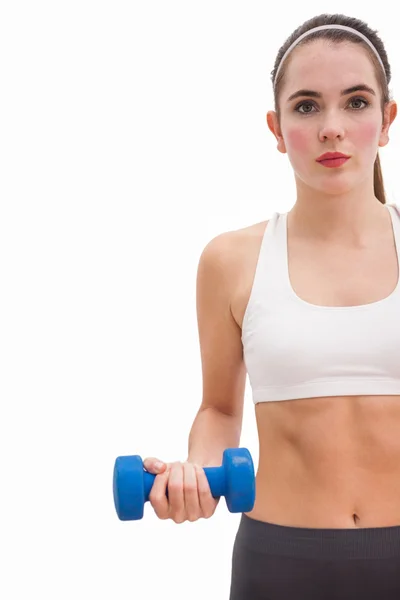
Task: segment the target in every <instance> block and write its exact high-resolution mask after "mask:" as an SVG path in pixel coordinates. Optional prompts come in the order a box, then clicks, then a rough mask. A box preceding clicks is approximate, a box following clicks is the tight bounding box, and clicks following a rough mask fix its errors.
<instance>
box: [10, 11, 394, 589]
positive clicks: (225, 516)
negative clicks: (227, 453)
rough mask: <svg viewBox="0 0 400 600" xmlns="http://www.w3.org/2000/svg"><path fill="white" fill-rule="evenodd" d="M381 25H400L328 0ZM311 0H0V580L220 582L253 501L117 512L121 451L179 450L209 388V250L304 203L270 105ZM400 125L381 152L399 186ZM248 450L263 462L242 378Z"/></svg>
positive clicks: (78, 584)
mask: <svg viewBox="0 0 400 600" xmlns="http://www.w3.org/2000/svg"><path fill="white" fill-rule="evenodd" d="M334 10H335V11H336V12H342V13H344V14H348V15H349V16H355V17H359V18H361V19H364V20H366V21H367V22H368V23H369V24H370V26H371V27H372V28H373V29H377V30H378V31H379V34H380V35H381V37H382V39H383V40H384V42H385V43H386V48H387V52H388V55H389V60H390V61H391V64H392V68H393V79H392V83H391V88H392V90H393V92H394V97H395V98H396V96H398V91H397V90H398V81H399V70H400V62H399V59H398V56H399V53H398V22H397V21H396V20H395V19H393V18H392V14H391V13H387V12H386V13H385V11H383V10H382V6H381V5H377V4H376V3H369V4H367V3H365V2H353V3H351V4H349V3H348V2H337V3H335V6H334ZM320 12H322V11H321V4H320V3H319V2H315V1H314V2H308V3H307V4H304V3H301V6H300V5H299V9H297V8H296V5H295V4H294V3H293V4H291V8H290V9H288V5H287V3H283V4H282V3H277V4H275V5H274V4H272V5H270V4H269V3H267V2H232V1H230V2H222V1H217V0H212V1H204V0H203V2H201V3H200V2H191V1H189V0H186V1H181V2H178V1H175V2H172V1H169V2H161V1H155V0H153V1H152V2H118V1H115V0H114V1H113V2H111V1H107V2H106V1H103V2H99V1H98V2H93V1H84V0H79V2H77V1H70V2H50V1H47V2H44V1H38V2H9V3H7V5H6V3H2V6H1V9H0V54H1V61H0V65H1V66H0V68H1V72H0V75H1V131H0V140H1V142H0V145H1V178H0V179H1V194H0V256H1V259H0V327H1V330H0V350H1V356H0V359H1V361H0V385H1V389H0V394H1V419H0V439H1V450H2V451H1V469H2V471H1V472H2V477H1V494H0V498H1V511H0V519H1V523H0V526H1V531H0V539H1V547H2V549H1V551H2V559H1V563H2V568H1V578H0V587H1V588H2V589H1V593H0V596H1V598H4V600H14V599H18V600H19V599H23V600H28V599H29V600H31V599H36V598H38V599H40V600H50V599H51V600H55V599H57V600H64V599H68V600H69V599H72V598H73V599H74V600H88V599H91V598H93V599H94V598H95V599H96V600H99V599H100V598H101V599H103V598H104V599H109V600H114V599H116V598H118V600H128V599H129V600H132V599H135V600H136V599H138V600H142V599H143V600H147V599H153V598H154V599H155V598H165V597H168V598H169V597H171V598H174V599H175V600H179V599H185V600H186V599H188V598H190V599H191V600H197V599H199V600H200V599H202V600H203V599H204V598H210V599H218V600H220V599H221V600H222V599H225V598H228V592H229V584H230V568H231V552H232V545H233V541H234V536H235V534H236V530H237V527H238V524H239V519H240V515H236V514H230V513H229V512H228V511H227V508H226V504H225V501H224V500H223V501H222V502H220V504H219V506H218V509H217V511H216V513H215V515H214V516H213V518H212V519H209V520H207V521H206V520H201V521H198V522H196V523H184V524H183V525H176V524H175V523H173V522H172V521H159V520H158V519H157V518H156V517H155V515H154V513H153V512H152V509H151V507H150V505H149V504H147V505H146V509H145V518H144V519H143V520H142V521H138V522H129V523H122V522H120V521H119V520H118V519H117V516H116V513H115V511H114V505H113V498H112V469H113V466H114V461H115V458H116V457H117V456H119V455H123V454H140V455H141V456H142V457H143V458H144V457H146V456H158V457H160V458H162V459H163V460H165V461H173V460H184V459H185V458H186V456H187V441H188V433H189V430H190V427H191V424H192V422H193V418H194V416H195V414H196V412H197V409H198V406H199V404H200V401H201V393H202V381H201V364H200V350H199V344H198V332H197V322H196V307H195V281H196V271H197V265H198V260H199V257H200V254H201V251H202V249H203V248H204V246H205V245H206V244H207V242H208V241H209V240H210V239H211V238H213V237H214V236H216V235H217V234H219V233H221V232H223V231H228V230H232V229H237V228H240V227H244V226H247V225H250V224H252V223H256V222H258V221H261V220H264V219H267V218H269V217H270V216H271V214H272V212H274V211H275V210H277V211H281V212H283V211H285V210H289V209H290V208H291V206H292V205H293V203H294V194H295V186H294V178H293V173H292V169H291V167H290V165H289V161H288V158H287V155H282V154H280V153H279V152H278V151H277V149H276V141H275V138H274V137H273V135H272V134H271V132H270V131H269V130H268V127H267V124H266V120H265V115H266V113H267V111H268V110H270V109H273V103H272V86H271V82H270V72H271V70H272V68H273V65H274V61H275V56H276V54H277V52H278V50H279V47H280V46H281V45H282V44H283V42H284V41H285V39H286V38H287V37H288V36H289V35H290V33H291V32H292V31H293V30H294V29H295V28H296V27H297V26H298V25H300V24H301V23H303V22H304V21H305V20H306V19H308V18H310V17H312V16H314V15H317V14H320ZM399 145H400V144H399V128H398V123H397V121H395V123H394V126H393V128H392V130H391V139H390V143H389V145H388V146H387V147H385V148H381V149H380V156H381V160H382V163H383V173H384V179H385V185H386V189H387V193H388V200H389V202H394V201H397V202H398V201H399V188H398V182H397V178H396V177H397V173H398V156H399V150H400V147H399ZM241 446H244V447H247V448H248V449H249V450H250V452H251V453H252V456H253V459H254V463H255V467H257V462H258V440H257V430H256V425H255V420H254V407H253V404H252V401H251V395H250V390H249V389H248V388H247V389H246V399H245V414H244V423H243V432H242V439H241Z"/></svg>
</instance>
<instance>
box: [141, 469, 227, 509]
mask: <svg viewBox="0 0 400 600" xmlns="http://www.w3.org/2000/svg"><path fill="white" fill-rule="evenodd" d="M203 470H204V472H205V474H206V477H207V481H208V484H209V486H210V490H211V495H212V496H213V497H214V498H219V497H220V496H225V494H226V480H225V469H224V467H204V468H203ZM155 478H156V475H153V474H152V473H149V472H148V471H144V473H143V483H144V501H145V502H147V501H148V500H149V496H150V492H151V488H152V487H153V483H154V480H155ZM167 496H168V489H167Z"/></svg>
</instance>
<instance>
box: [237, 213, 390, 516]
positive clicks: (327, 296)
mask: <svg viewBox="0 0 400 600" xmlns="http://www.w3.org/2000/svg"><path fill="white" fill-rule="evenodd" d="M382 208H384V207H382ZM384 210H386V208H384ZM383 214H384V213H383V212H382V216H383ZM385 218H386V215H385ZM266 225H267V222H265V221H264V222H261V223H257V224H255V225H252V226H250V227H246V228H244V229H240V230H238V231H234V232H231V233H230V235H231V237H232V244H231V248H232V253H231V261H232V263H231V265H233V264H234V265H235V266H234V267H233V266H232V267H231V268H232V271H231V273H234V274H235V276H234V277H232V280H231V281H232V282H233V284H232V290H231V312H232V315H233V318H234V320H235V321H236V323H237V325H238V326H239V327H240V328H241V327H242V322H243V315H244V312H245V309H246V306H247V302H248V299H249V296H250V291H251V287H252V283H253V279H254V273H255V267H256V263H257V258H258V253H259V250H260V244H261V240H262V235H263V233H264V231H265V227H266ZM288 256H289V272H290V281H291V285H292V287H293V289H294V291H295V292H296V293H297V295H298V296H299V297H300V298H302V299H303V300H306V301H307V302H310V303H312V304H319V305H321V306H323V305H326V306H349V305H357V304H369V303H371V302H375V301H378V300H381V299H383V298H385V297H386V296H388V295H389V294H390V293H391V292H392V291H393V290H394V288H395V286H396V283H397V280H398V277H399V269H398V263H397V256H396V252H395V246H394V238H393V235H392V230H391V222H390V215H389V214H387V219H386V221H385V220H384V219H382V221H381V223H380V226H379V228H377V230H376V232H374V233H373V234H371V236H370V238H369V239H366V240H365V243H363V244H362V245H361V247H360V245H357V244H354V247H352V246H349V247H345V246H343V245H340V244H338V245H332V244H327V243H324V242H316V241H315V240H314V241H308V242H307V241H306V240H305V239H304V238H302V237H297V236H296V232H295V231H294V230H291V229H290V213H289V217H288ZM327 264H329V265H330V269H329V275H328V276H327V275H324V274H326V273H327V269H326V266H327ZM344 283H345V285H344ZM255 414H256V421H257V428H258V434H259V444H260V448H259V465H258V471H257V476H256V502H255V506H254V509H253V510H252V511H251V512H249V513H247V514H248V516H250V517H252V518H254V519H258V520H262V521H267V522H271V523H275V524H280V525H287V526H295V527H296V526H297V527H313V528H326V527H329V528H356V527H385V526H395V525H400V396H349V397H324V398H309V399H301V400H293V401H292V400H290V401H279V402H265V403H259V404H257V405H256V406H255Z"/></svg>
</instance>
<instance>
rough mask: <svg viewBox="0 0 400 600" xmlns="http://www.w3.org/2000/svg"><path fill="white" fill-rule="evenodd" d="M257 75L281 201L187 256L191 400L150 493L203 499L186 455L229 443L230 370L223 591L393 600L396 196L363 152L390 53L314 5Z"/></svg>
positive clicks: (382, 96)
mask: <svg viewBox="0 0 400 600" xmlns="http://www.w3.org/2000/svg"><path fill="white" fill-rule="evenodd" d="M326 25H335V27H322V28H320V26H326ZM337 25H339V26H342V27H341V28H337V27H336V26H337ZM316 28H318V29H316ZM311 30H313V32H312V33H310V32H311ZM303 34H305V35H304V36H303ZM272 81H273V85H274V95H275V108H276V111H270V112H269V113H268V114H267V123H268V126H269V129H270V130H271V132H272V133H273V134H274V136H275V138H276V140H277V147H278V150H279V152H282V153H287V154H288V157H289V160H290V163H291V166H292V167H293V171H294V175H295V181H296V190H297V197H296V201H295V204H294V206H293V208H292V209H291V210H290V211H289V212H288V213H285V214H279V213H275V214H274V215H273V217H272V218H271V219H270V220H269V221H268V222H262V223H257V224H255V225H252V226H250V227H246V228H244V229H241V230H238V231H231V232H226V233H223V234H221V235H219V236H217V237H216V238H214V239H213V240H211V242H209V244H208V245H207V246H206V248H205V249H204V251H203V253H202V256H201V259H200V263H199V270H198V280H197V307H198V324H199V336H200V345H201V357H202V368H203V382H204V385H203V401H202V404H201V406H200V409H199V412H198V414H197V416H196V419H195V421H194V423H193V427H192V430H191V433H190V438H189V454H188V458H187V461H186V462H184V463H173V464H168V465H162V467H161V470H160V471H158V472H159V473H160V474H159V475H158V476H157V478H156V481H155V484H154V487H153V490H152V495H151V498H150V501H151V503H152V505H153V506H154V509H155V511H156V513H157V515H158V516H159V517H160V518H172V519H173V520H175V522H177V523H181V522H183V521H185V520H189V521H194V520H196V519H197V518H200V517H209V516H211V515H212V514H213V512H214V510H215V507H216V505H217V500H214V499H213V498H212V497H211V495H210V492H209V488H208V484H207V480H206V478H205V475H204V472H203V471H202V469H201V468H200V467H201V466H211V465H219V464H221V460H222V452H223V450H224V449H225V448H228V447H235V446H238V445H239V442H240V432H241V423H242V411H243V397H244V389H245V380H246V374H248V376H249V380H250V384H251V387H252V393H253V400H254V403H255V412H256V419H257V428H258V433H259V443H260V453H259V465H258V471H257V476H256V501H255V505H254V508H253V510H252V511H251V512H249V513H246V514H243V515H242V517H241V522H240V526H239V530H238V532H237V535H236V539H235V545H234V550H233V560H232V582H231V591H230V598H231V600H244V599H246V600H259V599H260V600H261V599H270V600H286V599H291V600H292V599H294V598H295V599H296V600H303V599H304V600H305V599H307V600H310V599H311V598H321V599H323V600H329V599H338V600H339V599H340V600H345V599H347V598H349V599H350V598H351V599H354V598H363V599H366V598H384V599H385V600H391V599H394V598H400V360H399V356H400V283H399V263H398V257H399V252H398V250H399V249H400V211H399V209H398V208H397V207H396V206H389V205H387V204H386V199H385V193H384V188H383V183H382V176H381V169H380V162H379V156H378V148H379V147H383V146H386V145H387V143H388V141H389V128H390V126H391V124H392V122H393V121H394V119H395V117H396V113H397V108H396V103H395V102H394V101H391V100H390V99H389V90H388V84H389V82H390V66H389V63H388V59H387V55H386V52H385V49H384V47H383V44H382V42H381V40H380V39H379V37H378V36H377V35H376V32H374V31H372V30H371V29H370V28H369V27H368V26H367V25H366V24H365V23H363V22H362V21H359V20H358V19H354V18H349V17H345V16H343V15H320V16H318V17H315V18H314V19H311V20H309V21H307V22H306V23H304V24H303V25H302V26H301V27H299V28H298V29H297V30H296V31H295V32H294V33H293V35H292V36H291V37H290V38H289V39H288V40H287V41H286V43H285V44H284V46H283V47H282V48H281V50H280V51H279V53H278V56H277V59H276V63H275V67H274V70H273V72H272ZM328 153H341V154H342V158H333V159H332V158H330V154H328ZM154 460H155V459H150V458H149V459H146V461H145V467H146V468H147V469H148V470H150V471H152V472H154V473H156V472H157V471H156V470H155V468H154ZM167 485H168V490H169V498H168V499H167V498H166V496H165V490H166V486H167Z"/></svg>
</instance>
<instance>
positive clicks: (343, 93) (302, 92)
mask: <svg viewBox="0 0 400 600" xmlns="http://www.w3.org/2000/svg"><path fill="white" fill-rule="evenodd" d="M353 92H369V93H370V94H373V95H374V96H376V94H375V91H374V90H373V89H372V88H371V87H369V86H368V85H365V83H359V84H358V85H353V86H352V87H350V88H347V89H345V90H342V91H341V92H340V95H341V96H347V94H352V93H353ZM299 96H311V97H312V98H322V94H321V93H320V92H315V91H314V90H298V91H297V92H295V93H294V94H292V95H291V96H289V98H288V102H291V100H294V99H295V98H298V97H299Z"/></svg>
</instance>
